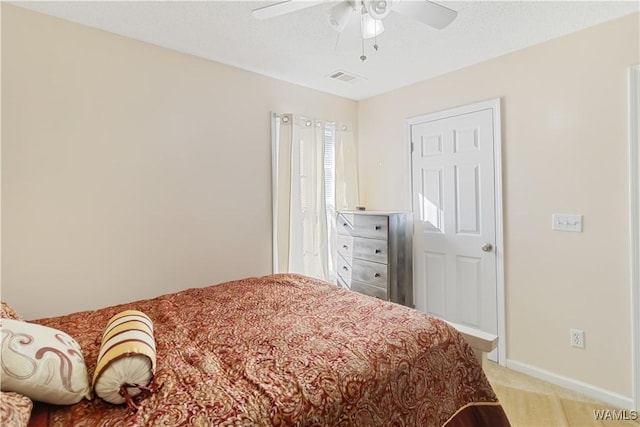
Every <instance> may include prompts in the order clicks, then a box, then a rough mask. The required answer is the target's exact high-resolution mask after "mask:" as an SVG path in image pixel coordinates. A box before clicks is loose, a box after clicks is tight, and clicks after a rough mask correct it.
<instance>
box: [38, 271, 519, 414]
mask: <svg viewBox="0 0 640 427" xmlns="http://www.w3.org/2000/svg"><path fill="white" fill-rule="evenodd" d="M125 309H135V310H140V311H143V312H144V313H146V314H147V315H148V316H149V317H150V318H151V319H152V321H153V323H154V334H155V339H156V345H157V371H156V376H155V379H154V381H155V384H156V385H157V386H158V387H159V389H158V390H157V391H156V392H155V393H152V394H151V395H149V396H147V397H145V398H144V399H142V400H141V401H140V402H139V410H138V411H137V412H135V413H134V412H133V411H131V410H130V409H128V408H127V406H126V405H112V404H109V403H106V402H104V401H102V400H100V399H97V398H95V399H93V400H92V401H86V400H85V401H82V402H80V403H78V404H76V405H72V406H68V407H63V406H44V405H36V407H37V409H36V410H35V412H34V415H33V416H32V424H34V425H55V426H72V425H77V426H92V427H93V426H107V425H109V426H126V425H129V426H151V425H166V426H174V425H175V426H178V425H193V426H208V425H220V426H294V425H295V426H443V425H446V426H450V427H453V426H458V425H460V426H462V425H465V426H474V425H477V426H480V425H486V426H492V427H500V426H508V425H509V424H508V421H507V420H506V417H505V415H504V412H503V411H502V408H501V406H500V405H499V403H498V402H497V399H496V396H495V394H494V392H493V390H492V389H491V386H490V385H489V383H488V381H487V379H486V377H485V376H484V373H483V372H482V369H481V367H480V365H479V363H478V362H477V360H476V358H475V356H474V354H473V351H472V350H471V348H470V347H469V346H468V344H467V343H466V341H464V340H463V338H462V337H461V335H460V334H458V333H457V332H456V331H455V330H454V329H453V328H451V327H450V326H448V325H447V324H445V323H444V322H440V321H437V320H435V319H433V318H431V317H429V316H427V315H425V314H423V313H420V312H418V311H416V310H413V309H409V308H407V307H403V306H400V305H397V304H393V303H389V302H385V301H380V300H377V299H374V298H370V297H366V296H363V295H360V294H356V293H352V292H350V291H347V290H342V289H338V288H336V287H335V286H333V285H330V284H327V283H324V282H321V281H318V280H315V279H310V278H307V277H303V276H299V275H293V274H286V275H272V276H265V277H261V278H249V279H244V280H238V281H233V282H228V283H223V284H220V285H216V286H210V287H206V288H198V289H189V290H186V291H182V292H179V293H175V294H170V295H165V296H161V297H158V298H154V299H150V300H143V301H138V302H134V303H130V304H123V305H119V306H114V307H109V308H104V309H101V310H97V311H87V312H80V313H75V314H71V315H67V316H62V317H56V318H49V319H41V320H39V321H36V322H37V323H40V324H43V325H47V326H50V327H54V328H57V329H61V330H63V331H65V332H67V333H69V334H70V335H72V336H73V337H74V338H75V339H76V340H77V341H78V342H79V343H80V345H81V346H82V348H83V351H84V355H85V361H86V363H87V368H88V370H89V372H90V373H92V372H93V370H94V368H95V363H96V359H97V357H98V349H99V346H100V339H101V335H102V332H103V328H104V326H105V324H106V322H107V320H108V319H109V318H110V317H111V316H113V315H114V314H116V313H118V312H120V311H122V310H125Z"/></svg>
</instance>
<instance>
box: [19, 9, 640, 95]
mask: <svg viewBox="0 0 640 427" xmlns="http://www.w3.org/2000/svg"><path fill="white" fill-rule="evenodd" d="M300 1H304V0H300ZM403 1H423V0H403ZM11 3H12V4H14V5H17V6H20V7H24V8H28V9H32V10H35V11H38V12H42V13H46V14H49V15H53V16H57V17H60V18H63V19H67V20H69V21H74V22H78V23H81V24H84V25H88V26H91V27H95V28H99V29H102V30H106V31H110V32H113V33H116V34H120V35H123V36H126V37H130V38H133V39H137V40H141V41H145V42H148V43H152V44H155V45H158V46H163V47H167V48H170V49H175V50H177V51H181V52H185V53H189V54H192V55H196V56H199V57H203V58H207V59H211V60H214V61H218V62H222V63H225V64H229V65H233V66H236V67H239V68H243V69H246V70H250V71H254V72H257V73H260V74H263V75H266V76H270V77H274V78H277V79H281V80H285V81H289V82H292V83H296V84H299V85H302V86H307V87H311V88H315V89H318V90H320V91H324V92H328V93H332V94H335V95H340V96H344V97H347V98H352V99H356V100H358V99H364V98H367V97H370V96H373V95H377V94H380V93H383V92H386V91H389V90H392V89H396V88H398V87H402V86H406V85H409V84H411V83H415V82H417V81H420V80H424V79H427V78H431V77H434V76H437V75H440V74H444V73H446V72H449V71H452V70H456V69H459V68H463V67H466V66H469V65H471V64H474V63H478V62H481V61H485V60H487V59H490V58H494V57H497V56H500V55H504V54H506V53H508V52H512V51H514V50H518V49H522V48H524V47H527V46H530V45H533V44H537V43H540V42H543V41H546V40H549V39H552V38H555V37H558V36H561V35H564V34H568V33H571V32H575V31H578V30H580V29H583V28H586V27H590V26H593V25H596V24H599V23H602V22H605V21H609V20H611V19H615V18H618V17H621V16H623V15H627V14H630V13H634V12H638V11H640V2H638V1H637V0H636V1H563V2H557V1H441V2H439V3H440V4H443V5H445V6H447V7H449V8H450V9H454V10H456V11H458V17H457V18H456V20H455V21H454V22H453V23H452V24H451V25H450V26H448V27H447V28H445V29H443V30H434V29H432V28H430V27H427V26H425V25H424V24H421V23H419V22H417V21H415V20H413V19H410V18H408V17H406V16H403V15H400V14H398V13H392V14H391V15H389V16H388V17H387V18H385V20H384V25H385V32H384V33H383V34H382V35H381V36H380V37H378V40H377V42H378V45H379V46H380V49H379V51H378V52H375V51H374V50H373V47H372V45H373V42H372V41H366V42H365V47H364V49H365V54H366V55H367V57H368V59H367V60H366V61H365V62H362V61H360V59H359V57H360V55H361V49H362V40H361V39H360V37H359V32H358V31H359V21H358V20H357V19H352V20H351V21H350V23H349V25H348V26H347V28H346V29H345V30H344V32H343V33H342V35H341V36H340V37H339V38H338V35H337V33H336V32H335V31H334V30H333V29H332V28H331V27H330V25H329V23H328V20H327V11H328V10H329V9H330V8H331V7H332V6H333V5H334V4H335V1H329V2H327V3H326V4H320V5H317V6H313V7H310V8H307V9H304V10H299V11H297V12H294V13H291V14H288V15H285V16H280V17H276V18H272V19H269V20H264V21H261V20H258V19H255V18H254V17H252V16H251V10H253V9H255V8H257V7H260V6H264V5H267V4H271V3H274V1H271V2H260V1H258V2H256V1H197V2H187V1H160V2H158V1H119V2H112V1H107V2H104V1H69V2H66V1H65V2H63V1H45V2H34V1H28V2H15V1H12V2H11ZM336 70H343V71H347V72H349V73H353V74H356V75H358V76H361V77H364V78H365V79H366V80H361V81H357V82H352V83H347V82H342V81H335V80H332V79H329V78H328V77H327V76H328V75H329V74H331V73H333V72H334V71H336Z"/></svg>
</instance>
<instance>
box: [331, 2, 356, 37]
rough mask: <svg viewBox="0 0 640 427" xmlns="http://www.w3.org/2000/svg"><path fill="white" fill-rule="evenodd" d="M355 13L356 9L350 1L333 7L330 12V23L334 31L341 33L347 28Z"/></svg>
mask: <svg viewBox="0 0 640 427" xmlns="http://www.w3.org/2000/svg"><path fill="white" fill-rule="evenodd" d="M353 11H354V7H353V5H352V4H351V2H349V1H343V2H340V3H338V4H337V5H335V6H333V7H332V8H331V9H330V10H329V23H330V24H331V26H332V27H333V29H334V30H336V31H337V32H339V33H341V32H342V30H344V28H345V27H346V26H347V23H348V22H349V18H351V14H352V13H353Z"/></svg>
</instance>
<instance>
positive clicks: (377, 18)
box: [251, 0, 458, 61]
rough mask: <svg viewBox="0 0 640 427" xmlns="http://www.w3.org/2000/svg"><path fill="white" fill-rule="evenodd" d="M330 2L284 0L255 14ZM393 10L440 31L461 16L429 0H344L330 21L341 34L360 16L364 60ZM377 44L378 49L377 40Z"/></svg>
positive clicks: (263, 16) (261, 16)
mask: <svg viewBox="0 0 640 427" xmlns="http://www.w3.org/2000/svg"><path fill="white" fill-rule="evenodd" d="M329 1H331V0H284V1H280V2H278V3H274V4H270V5H267V6H263V7H259V8H257V9H254V10H252V11H251V14H252V15H253V16H254V17H255V18H257V19H269V18H274V17H276V16H282V15H286V14H289V13H292V12H296V11H298V10H302V9H306V8H309V7H313V6H316V5H318V4H321V3H327V2H329ZM391 12H397V13H400V14H402V15H406V16H408V17H410V18H413V19H415V20H417V21H419V22H422V23H423V24H426V25H428V26H430V27H433V28H436V29H438V30H441V29H443V28H445V27H446V26H447V25H449V24H450V23H451V22H453V20H454V19H455V18H456V16H457V15H458V12H456V11H455V10H451V9H449V8H448V7H444V6H441V5H439V4H437V3H434V2H431V1H428V0H342V1H340V2H337V4H336V5H335V6H333V7H332V8H331V9H330V10H329V23H330V24H331V26H332V27H333V28H334V29H335V30H336V31H337V32H338V33H341V32H342V30H344V28H345V27H346V26H347V23H348V22H349V20H350V19H351V17H352V16H353V15H354V13H355V14H358V15H359V18H360V31H361V34H362V40H363V52H362V56H360V59H361V60H362V61H365V60H366V59H367V57H366V56H365V55H364V40H365V39H369V38H376V37H377V36H379V35H380V34H382V32H383V31H384V25H383V23H382V20H383V19H384V18H386V17H387V16H388V15H389V14H390V13H391ZM373 47H374V49H375V50H378V43H377V40H376V42H375V44H374V45H373Z"/></svg>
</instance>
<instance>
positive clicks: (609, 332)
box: [358, 14, 640, 397]
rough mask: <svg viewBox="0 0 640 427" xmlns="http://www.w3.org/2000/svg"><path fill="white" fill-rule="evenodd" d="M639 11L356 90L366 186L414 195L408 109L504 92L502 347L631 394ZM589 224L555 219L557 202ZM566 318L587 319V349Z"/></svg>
mask: <svg viewBox="0 0 640 427" xmlns="http://www.w3.org/2000/svg"><path fill="white" fill-rule="evenodd" d="M639 40H640V34H639V16H638V14H635V15H631V16H628V17H624V18H621V19H619V20H616V21H612V22H610V23H606V24H604V25H600V26H597V27H594V28H591V29H587V30H584V31H581V32H578V33H574V34H572V35H569V36H565V37H562V38H559V39H556V40H553V41H550V42H547V43H544V44H540V45H537V46H534V47H531V48H528V49H525V50H522V51H518V52H515V53H512V54H509V55H506V56H503V57H500V58H497V59H494V60H491V61H488V62H485V63H482V64H479V65H476V66H473V67H469V68H466V69H463V70H459V71H457V72H453V73H449V74H447V75H444V76H442V77H439V78H434V79H431V80H428V81H424V82H421V83H419V84H415V85H412V86H409V87H406V88H402V89H400V90H396V91H393V92H390V93H387V94H384V95H381V96H377V97H374V98H370V99H367V100H365V101H362V102H360V103H359V116H358V122H359V132H360V137H359V147H360V186H361V188H360V192H361V198H362V202H363V203H364V204H365V205H367V206H368V207H369V208H372V209H410V207H411V201H410V200H409V197H407V194H408V191H407V190H406V189H407V188H408V185H409V182H410V163H409V157H408V154H407V142H406V139H405V120H406V119H407V118H409V117H415V116H420V115H423V114H426V113H429V112H434V111H440V110H444V109H447V108H450V107H454V106H460V105H465V104H470V103H474V102H477V101H482V100H486V99H491V98H498V97H499V98H501V101H502V123H503V129H502V137H503V139H502V141H503V168H504V169H503V180H504V191H503V197H504V230H505V253H506V256H505V262H506V277H505V286H506V311H507V312H506V325H507V358H508V359H509V360H512V361H516V362H519V363H523V364H526V365H530V366H533V367H535V368H536V369H541V370H546V371H549V372H551V373H553V374H556V375H560V376H563V377H566V378H569V379H572V380H576V381H580V382H584V383H586V384H589V385H592V386H594V387H597V388H601V389H604V390H606V391H610V392H613V394H618V395H621V396H624V397H630V396H631V388H632V384H631V378H632V374H631V345H630V340H631V317H630V316H631V310H630V307H631V301H630V278H629V268H630V266H629V202H628V198H629V195H628V194H629V193H628V156H627V149H628V142H627V93H628V91H627V68H628V67H629V66H630V65H632V64H636V63H638V62H639V61H640V57H639V52H640V46H639V44H640V42H639ZM553 212H558V213H578V214H583V215H584V232H583V233H581V234H577V233H561V232H554V231H551V229H550V228H551V227H550V226H551V214H552V213H553ZM569 328H578V329H583V330H584V331H585V337H586V339H585V341H586V348H585V349H584V350H580V349H576V348H572V347H570V346H569Z"/></svg>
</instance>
